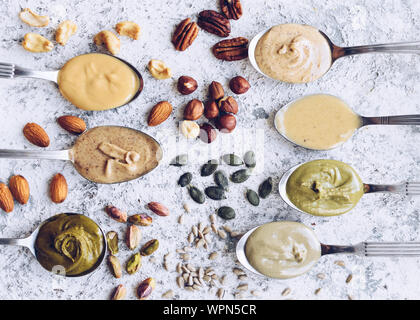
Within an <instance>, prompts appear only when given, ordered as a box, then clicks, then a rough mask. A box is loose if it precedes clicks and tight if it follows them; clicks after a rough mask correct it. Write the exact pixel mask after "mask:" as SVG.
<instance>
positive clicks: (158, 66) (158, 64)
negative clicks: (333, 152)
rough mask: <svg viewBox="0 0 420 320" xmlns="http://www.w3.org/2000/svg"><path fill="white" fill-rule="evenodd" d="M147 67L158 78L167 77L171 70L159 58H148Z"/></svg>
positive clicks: (170, 74) (169, 75) (170, 75)
mask: <svg viewBox="0 0 420 320" xmlns="http://www.w3.org/2000/svg"><path fill="white" fill-rule="evenodd" d="M148 68H149V71H150V73H151V74H152V76H153V77H154V78H156V79H158V80H163V79H169V78H170V77H172V71H171V69H170V68H168V67H167V66H166V65H165V63H164V62H163V61H161V60H150V62H149V64H148Z"/></svg>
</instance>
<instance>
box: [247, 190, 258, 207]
mask: <svg viewBox="0 0 420 320" xmlns="http://www.w3.org/2000/svg"><path fill="white" fill-rule="evenodd" d="M246 198H247V199H248V201H249V203H250V204H252V205H253V206H256V207H257V206H258V205H259V204H260V197H259V196H258V194H257V193H256V192H255V191H254V190H251V189H248V191H247V192H246Z"/></svg>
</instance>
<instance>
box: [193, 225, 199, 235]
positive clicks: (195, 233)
mask: <svg viewBox="0 0 420 320" xmlns="http://www.w3.org/2000/svg"><path fill="white" fill-rule="evenodd" d="M192 233H193V234H194V235H195V236H196V237H198V228H197V227H196V226H193V227H192Z"/></svg>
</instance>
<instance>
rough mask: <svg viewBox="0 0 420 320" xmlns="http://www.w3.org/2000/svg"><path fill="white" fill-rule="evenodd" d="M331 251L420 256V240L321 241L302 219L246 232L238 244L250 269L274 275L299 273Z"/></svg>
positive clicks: (239, 255)
mask: <svg viewBox="0 0 420 320" xmlns="http://www.w3.org/2000/svg"><path fill="white" fill-rule="evenodd" d="M329 254H356V255H360V256H364V257H418V256H420V242H361V243H358V244H356V245H348V246H340V245H326V244H323V243H320V242H319V240H318V238H317V236H316V235H315V233H314V231H313V230H312V229H311V228H308V227H307V226H305V225H304V224H302V223H298V222H292V221H279V222H271V223H267V224H263V225H261V226H259V227H256V228H253V229H251V230H250V231H248V232H247V233H245V234H244V235H243V236H242V237H241V239H240V240H239V241H238V243H237V245H236V256H237V258H238V260H239V262H240V263H241V264H242V265H243V266H244V267H245V268H246V269H248V270H249V271H251V272H254V273H256V274H259V275H261V276H266V277H269V278H274V279H289V278H294V277H298V276H300V275H303V274H305V273H307V272H308V271H310V270H311V269H312V268H313V267H314V266H315V265H316V264H317V262H318V260H319V259H320V258H321V256H325V255H329Z"/></svg>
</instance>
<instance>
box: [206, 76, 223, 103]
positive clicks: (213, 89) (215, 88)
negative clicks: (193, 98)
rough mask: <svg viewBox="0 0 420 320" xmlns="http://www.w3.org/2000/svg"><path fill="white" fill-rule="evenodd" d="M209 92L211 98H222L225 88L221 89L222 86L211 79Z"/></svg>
mask: <svg viewBox="0 0 420 320" xmlns="http://www.w3.org/2000/svg"><path fill="white" fill-rule="evenodd" d="M209 92H210V98H212V99H213V100H215V101H216V100H219V99H221V98H223V97H224V95H225V90H224V89H223V86H222V85H221V84H220V83H219V82H217V81H213V82H212V83H211V84H210V87H209Z"/></svg>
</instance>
